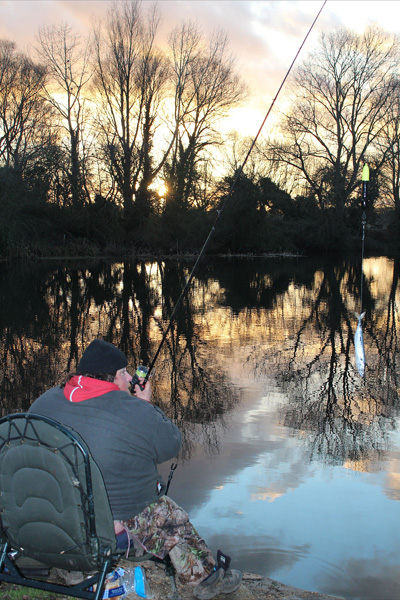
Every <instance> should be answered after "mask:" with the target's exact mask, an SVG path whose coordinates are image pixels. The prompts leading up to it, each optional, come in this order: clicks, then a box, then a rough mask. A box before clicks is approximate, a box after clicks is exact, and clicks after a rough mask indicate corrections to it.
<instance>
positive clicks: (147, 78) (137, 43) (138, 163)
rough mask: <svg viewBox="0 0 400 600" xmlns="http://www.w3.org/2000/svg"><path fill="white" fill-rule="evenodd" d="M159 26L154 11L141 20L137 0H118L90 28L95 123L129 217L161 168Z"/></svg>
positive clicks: (164, 66)
mask: <svg viewBox="0 0 400 600" xmlns="http://www.w3.org/2000/svg"><path fill="white" fill-rule="evenodd" d="M158 24H159V19H158V15H157V11H156V10H155V9H154V10H152V11H150V12H149V13H148V15H147V18H146V19H145V18H144V16H143V14H142V10H141V3H140V2H139V1H138V0H123V1H122V2H115V3H114V4H113V5H112V7H111V9H110V11H109V13H108V18H107V21H106V25H105V27H104V28H101V27H100V26H97V27H96V28H95V77H94V80H93V88H94V93H95V94H96V101H97V107H98V114H97V117H96V127H97V130H98V132H99V136H100V140H101V143H102V148H103V156H102V158H103V160H104V162H105V164H106V166H107V168H108V171H109V175H110V177H111V179H112V181H113V182H115V186H116V189H117V192H118V195H119V197H120V199H121V201H122V204H123V207H124V214H125V217H128V218H129V217H130V216H131V210H132V207H133V206H134V201H135V199H136V197H140V199H141V201H142V202H141V203H140V208H141V210H143V209H144V205H145V204H146V202H147V201H148V187H149V185H150V184H151V182H152V180H153V179H154V177H155V176H156V174H157V172H158V171H159V169H160V165H158V166H157V165H154V164H153V159H154V156H153V140H154V135H155V131H156V129H157V126H158V125H159V124H160V122H161V121H160V114H161V112H162V111H161V109H160V104H161V102H162V100H163V97H164V88H165V85H166V81H167V74H168V69H167V64H166V61H165V59H164V57H163V56H162V54H161V53H160V51H159V50H157V48H156V47H155V37H156V33H157V29H158ZM163 160H165V159H164V158H161V164H162V162H163ZM147 208H148V207H147Z"/></svg>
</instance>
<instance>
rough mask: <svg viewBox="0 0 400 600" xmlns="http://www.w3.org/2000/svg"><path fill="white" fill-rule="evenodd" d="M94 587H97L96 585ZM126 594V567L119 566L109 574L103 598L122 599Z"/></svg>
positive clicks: (104, 599)
mask: <svg viewBox="0 0 400 600" xmlns="http://www.w3.org/2000/svg"><path fill="white" fill-rule="evenodd" d="M93 587H94V589H96V586H93ZM125 595H126V586H125V582H124V569H121V568H120V567H119V568H118V569H115V570H114V571H111V573H109V574H108V575H107V577H106V580H105V586H104V592H103V596H102V598H103V600H107V599H108V598H113V599H114V600H122V598H124V597H125Z"/></svg>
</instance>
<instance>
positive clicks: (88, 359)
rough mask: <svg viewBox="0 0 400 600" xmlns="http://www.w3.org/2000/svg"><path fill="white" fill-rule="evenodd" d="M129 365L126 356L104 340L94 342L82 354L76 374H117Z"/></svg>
mask: <svg viewBox="0 0 400 600" xmlns="http://www.w3.org/2000/svg"><path fill="white" fill-rule="evenodd" d="M127 364H128V359H127V358H126V356H125V354H124V353H123V352H121V350H118V348H116V347H115V346H113V344H109V343H108V342H105V341H104V340H93V342H91V343H90V344H89V346H88V347H87V348H86V350H85V352H84V353H83V354H82V358H81V360H80V361H79V363H78V367H77V369H76V372H77V374H78V375H81V374H82V373H93V374H96V373H115V372H116V371H119V369H123V368H124V367H126V366H127Z"/></svg>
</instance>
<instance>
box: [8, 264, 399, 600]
mask: <svg viewBox="0 0 400 600" xmlns="http://www.w3.org/2000/svg"><path fill="white" fill-rule="evenodd" d="M191 267H192V265H191V264H190V263H184V262H180V263H177V262H161V261H160V262H137V263H115V264H100V263H90V264H89V263H84V264H69V263H64V264H62V265H59V264H52V263H47V264H44V263H43V264H31V265H26V266H13V267H9V266H2V267H0V282H1V284H0V285H1V287H0V308H1V310H0V332H1V333H0V344H1V347H0V351H1V355H2V357H3V367H4V369H3V370H2V373H1V380H0V386H1V411H2V414H7V413H10V412H15V411H19V410H25V409H26V408H27V407H28V406H29V404H30V402H31V401H32V400H33V399H35V397H37V395H39V394H40V393H41V392H42V391H44V390H45V389H46V388H47V387H49V386H51V385H53V384H54V382H59V381H60V380H61V379H62V377H64V376H65V374H66V373H67V372H69V371H71V370H73V369H74V368H75V366H76V361H77V358H79V356H80V353H81V348H82V345H83V346H85V345H86V344H87V343H88V342H89V341H90V340H91V339H93V338H94V337H96V336H102V337H104V338H105V339H107V340H109V341H112V342H114V343H116V344H118V345H119V346H120V347H121V348H122V349H123V350H124V351H125V352H126V353H127V355H128V357H129V362H130V364H131V365H132V367H133V366H134V365H137V364H138V363H139V362H143V363H147V364H148V363H149V362H150V361H151V359H152V357H153V356H154V354H155V352H156V350H157V347H158V344H159V341H160V339H161V336H162V332H163V328H165V326H166V324H167V322H168V319H169V315H170V314H171V312H172V309H173V307H174V305H175V302H176V299H177V298H178V296H179V294H180V291H181V290H182V288H183V285H184V282H185V278H186V277H187V276H188V274H189V272H190V269H191ZM398 273H399V263H398V262H396V261H394V260H391V259H387V258H384V257H381V258H369V259H366V260H365V261H364V280H363V285H362V288H361V264H360V262H358V263H354V262H352V261H346V260H340V261H338V262H336V263H332V262H325V263H324V262H323V261H320V262H318V261H315V260H314V261H313V260H308V259H297V260H294V259H269V260H259V259H257V260H256V259H253V260H250V259H246V260H238V259H236V260H225V261H223V260H220V261H211V260H210V259H207V260H206V261H204V262H203V264H202V265H201V266H200V268H199V270H198V272H197V276H196V277H195V280H194V282H193V285H192V287H191V290H190V293H189V297H188V299H187V300H185V302H184V304H183V307H182V310H181V311H180V313H179V315H178V319H177V321H176V322H175V323H174V326H173V328H172V332H171V335H170V336H169V337H168V340H167V342H166V343H165V344H164V346H163V348H162V351H161V353H160V357H159V360H158V361H157V364H156V370H155V375H154V378H153V387H154V399H155V402H157V403H158V404H159V405H160V406H161V407H162V408H163V410H165V412H167V413H168V414H169V415H170V416H171V417H172V418H173V419H174V420H175V421H176V422H177V423H178V424H179V426H180V427H181V428H182V430H183V433H184V446H183V450H182V455H181V456H180V457H179V466H178V469H177V470H176V471H175V475H174V479H173V482H172V485H171V489H170V494H171V496H172V497H173V498H174V499H175V500H176V501H177V502H178V503H180V504H181V505H182V506H184V508H186V509H187V510H188V512H189V514H190V515H191V519H192V521H193V522H194V524H195V525H196V527H197V528H198V530H199V531H200V533H201V534H202V535H203V536H204V537H205V539H206V540H207V541H208V543H209V545H210V547H211V548H212V549H213V550H216V549H217V548H219V547H221V548H222V549H223V550H224V551H225V552H227V553H230V554H231V555H232V556H233V558H234V562H235V565H236V566H237V567H239V568H241V569H243V570H245V571H252V572H256V573H260V574H262V575H265V576H268V577H272V578H274V579H277V580H279V581H281V582H284V583H288V584H290V585H294V586H297V587H302V588H305V589H309V590H312V591H320V592H324V593H330V594H336V595H341V596H343V597H345V598H346V599H347V598H348V599H349V600H350V599H354V600H356V599H360V600H398V599H399V597H400V595H399V589H400V569H399V566H400V565H399V563H400V558H399V555H398V548H399V545H400V527H399V516H400V503H399V500H400V418H399V407H400V402H399V383H398V377H399V376H400V364H399V358H398V357H399V353H398V351H399V343H400V341H399V340H398V336H397V324H398V319H399V293H400V290H399V285H398ZM361 292H362V296H363V297H362V308H363V310H365V311H366V319H365V323H364V341H365V350H366V356H367V370H366V376H365V379H364V380H362V379H361V378H360V376H359V375H358V373H357V371H356V369H355V359H354V345H353V336H354V332H355V328H356V325H357V320H356V317H355V312H356V311H357V312H360V309H361ZM162 471H163V473H164V474H165V475H168V472H169V464H166V465H163V467H162Z"/></svg>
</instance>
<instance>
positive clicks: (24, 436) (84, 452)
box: [0, 413, 121, 600]
mask: <svg viewBox="0 0 400 600" xmlns="http://www.w3.org/2000/svg"><path fill="white" fill-rule="evenodd" d="M5 422H7V423H8V435H7V436H5V437H3V436H1V435H0V452H1V450H2V449H3V447H4V445H5V444H7V445H10V444H12V443H13V441H14V442H16V440H18V439H19V440H22V441H24V440H29V441H30V442H31V443H32V442H33V443H37V444H38V445H39V444H42V445H43V444H45V445H46V446H47V448H48V449H50V450H52V449H53V450H54V451H58V452H60V453H63V448H62V447H61V448H53V447H52V446H51V445H50V444H46V442H44V440H41V439H40V436H39V434H38V431H37V427H35V425H37V423H38V422H41V423H46V424H48V425H51V426H52V427H55V428H56V429H58V430H59V431H60V432H61V433H62V434H63V435H64V436H66V437H67V438H68V440H69V442H70V444H72V445H73V447H74V449H75V453H76V456H79V457H80V459H81V460H83V465H84V472H85V489H86V490H87V493H85V492H84V491H83V490H82V488H81V489H80V492H81V496H82V504H85V507H84V512H85V516H86V531H87V534H88V535H87V538H88V539H87V542H88V547H90V548H91V549H92V552H91V556H90V557H89V558H90V559H93V564H94V565H97V567H96V566H95V567H94V569H93V570H97V571H98V572H97V573H96V574H95V575H93V576H91V577H89V578H88V579H85V580H84V581H82V582H81V583H78V584H75V585H72V586H64V585H61V584H57V583H53V582H49V581H43V580H39V579H35V578H33V577H29V576H25V575H24V574H23V572H22V571H21V570H20V569H19V568H18V566H17V565H16V564H15V562H14V560H13V558H12V554H13V553H16V554H17V556H18V555H22V556H27V557H28V558H29V554H28V553H27V552H25V551H24V550H23V549H21V548H18V547H16V546H15V543H14V544H13V541H12V539H10V538H9V537H8V536H7V531H6V530H5V529H3V527H2V519H1V512H2V508H3V507H2V506H0V540H1V542H2V545H1V550H0V552H1V554H0V582H1V581H4V582H8V583H15V584H18V585H22V586H26V587H31V588H36V589H41V590H46V591H49V592H54V593H58V594H63V595H66V596H71V597H76V598H88V599H90V600H99V599H100V598H102V597H103V592H104V586H105V581H106V576H107V574H108V573H110V572H111V571H112V570H113V569H114V567H115V565H116V563H117V562H118V560H120V559H121V554H120V553H118V552H117V550H116V544H113V545H109V546H103V545H102V544H101V543H99V542H100V540H99V538H98V532H97V528H96V515H95V503H94V496H93V484H92V472H91V460H93V459H91V455H90V452H89V450H88V448H87V447H86V445H85V444H84V443H83V442H82V441H81V440H80V439H78V437H76V436H75V435H74V433H73V432H72V431H71V430H70V429H67V428H66V427H64V426H63V425H61V424H60V423H57V422H56V421H54V420H52V419H49V418H47V417H42V416H39V415H35V414H33V413H19V414H14V415H9V416H6V417H4V418H2V419H0V425H1V424H3V423H5ZM34 436H36V440H35V437H34ZM64 458H66V455H65V454H64ZM67 460H69V459H68V458H67ZM69 464H71V463H69ZM71 466H72V468H73V465H71ZM105 493H106V492H105ZM106 495H107V494H106ZM69 550H72V549H67V550H66V552H68V551H69ZM46 566H48V567H49V569H50V568H51V567H52V565H46ZM53 566H55V565H53ZM93 586H96V589H93ZM89 588H91V589H89Z"/></svg>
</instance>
